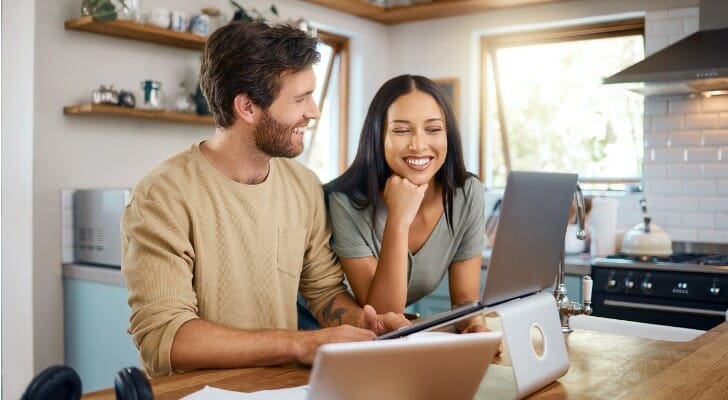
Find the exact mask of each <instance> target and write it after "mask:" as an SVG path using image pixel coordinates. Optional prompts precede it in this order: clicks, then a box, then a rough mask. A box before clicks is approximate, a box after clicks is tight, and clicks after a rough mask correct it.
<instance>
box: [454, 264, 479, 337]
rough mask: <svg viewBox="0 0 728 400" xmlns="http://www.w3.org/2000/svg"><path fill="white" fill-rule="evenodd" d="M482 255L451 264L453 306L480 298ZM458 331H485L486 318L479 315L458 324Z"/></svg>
mask: <svg viewBox="0 0 728 400" xmlns="http://www.w3.org/2000/svg"><path fill="white" fill-rule="evenodd" d="M482 258H483V257H482V256H480V255H477V256H475V257H472V258H469V259H467V260H463V261H457V262H454V263H452V264H450V271H449V277H450V303H451V304H452V307H453V308H455V307H458V306H461V305H464V304H468V303H473V302H476V301H478V300H479V299H480V268H481V261H482ZM456 329H457V330H458V332H483V331H485V330H486V329H485V319H484V318H483V316H481V315H478V316H475V317H473V318H470V319H467V320H465V321H462V322H461V323H458V324H457V325H456Z"/></svg>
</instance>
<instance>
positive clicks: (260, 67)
mask: <svg viewBox="0 0 728 400" xmlns="http://www.w3.org/2000/svg"><path fill="white" fill-rule="evenodd" d="M317 45H318V40H317V39H315V38H313V37H311V36H309V35H308V34H307V33H306V32H304V31H302V30H300V29H298V28H296V27H293V26H291V25H286V24H279V25H273V26H269V25H266V24H264V23H250V22H232V23H230V24H228V25H226V26H223V27H222V28H220V29H218V30H216V31H215V32H214V33H213V34H212V35H211V36H210V38H209V39H208V40H207V44H206V45H205V50H204V51H203V53H202V67H201V68H200V88H201V89H202V93H204V95H205V98H206V99H207V102H208V104H209V105H210V111H212V114H213V115H214V117H215V124H217V126H219V127H221V128H227V127H229V126H230V125H232V124H233V123H234V122H235V114H234V113H233V102H234V100H235V96H237V95H239V94H246V95H248V97H249V98H250V100H252V101H253V103H255V104H256V105H258V106H260V107H262V108H264V109H266V108H268V107H269V106H270V105H271V103H273V100H274V99H275V98H276V96H277V95H278V92H279V90H280V82H281V76H282V75H283V74H284V73H296V72H299V71H301V70H304V69H306V68H308V67H310V66H312V65H313V64H315V63H316V62H318V61H319V60H320V58H321V55H320V54H319V52H318V51H316V46H317Z"/></svg>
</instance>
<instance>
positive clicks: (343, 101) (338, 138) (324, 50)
mask: <svg viewBox="0 0 728 400" xmlns="http://www.w3.org/2000/svg"><path fill="white" fill-rule="evenodd" d="M317 35H318V38H319V40H320V43H319V48H318V51H319V52H320V53H321V62H319V63H318V64H316V65H315V66H314V73H315V74H316V90H315V91H314V93H313V97H314V99H315V100H316V104H317V105H318V107H319V109H320V111H321V116H320V117H319V119H318V120H314V121H312V122H311V123H310V124H309V126H308V128H307V134H306V135H305V136H304V151H303V153H301V155H300V156H299V157H298V160H299V161H300V162H301V163H303V164H304V165H306V166H307V167H308V168H310V169H311V170H313V171H314V172H315V173H316V175H318V177H319V179H320V180H321V182H324V183H325V182H328V181H330V180H332V179H334V178H336V177H337V176H339V174H340V173H341V172H343V171H344V168H345V167H346V165H347V160H346V146H347V142H346V138H347V136H346V133H347V131H348V118H347V117H348V108H349V106H348V104H349V102H348V95H349V94H348V91H349V90H348V89H349V85H348V81H349V74H348V65H349V59H348V58H349V52H348V48H349V41H348V39H347V38H345V37H343V36H338V35H334V34H330V33H327V32H321V31H319V32H318V34H317Z"/></svg>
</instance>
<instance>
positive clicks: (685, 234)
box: [666, 228, 698, 242]
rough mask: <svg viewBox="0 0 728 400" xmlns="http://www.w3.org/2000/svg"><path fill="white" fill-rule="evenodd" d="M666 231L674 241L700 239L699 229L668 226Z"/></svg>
mask: <svg viewBox="0 0 728 400" xmlns="http://www.w3.org/2000/svg"><path fill="white" fill-rule="evenodd" d="M666 231H667V233H668V235H670V239H672V240H673V241H674V242H695V241H696V240H698V230H697V229H686V228H683V229H679V228H667V229H666Z"/></svg>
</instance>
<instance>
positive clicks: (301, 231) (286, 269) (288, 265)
mask: <svg viewBox="0 0 728 400" xmlns="http://www.w3.org/2000/svg"><path fill="white" fill-rule="evenodd" d="M307 233H308V229H307V228H285V227H281V226H279V227H278V238H277V239H278V243H277V244H276V258H277V263H278V271H280V272H282V273H283V274H284V275H288V276H289V277H291V278H296V280H298V278H299V277H300V276H301V269H302V268H303V256H304V253H305V252H306V236H307Z"/></svg>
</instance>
